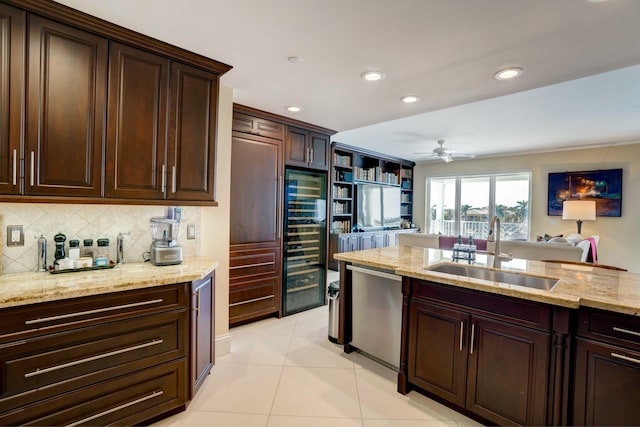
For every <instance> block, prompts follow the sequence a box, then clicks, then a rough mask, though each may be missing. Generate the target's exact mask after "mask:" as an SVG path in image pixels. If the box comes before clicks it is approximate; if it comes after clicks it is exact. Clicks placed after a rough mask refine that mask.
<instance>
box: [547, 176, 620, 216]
mask: <svg viewBox="0 0 640 427" xmlns="http://www.w3.org/2000/svg"><path fill="white" fill-rule="evenodd" d="M548 191H549V193H548V201H549V203H548V206H547V215H550V216H560V215H562V202H564V201H565V200H595V202H596V216H622V169H606V170H597V171H583V172H550V173H549V190H548Z"/></svg>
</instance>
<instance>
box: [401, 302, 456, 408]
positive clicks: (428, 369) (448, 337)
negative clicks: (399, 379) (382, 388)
mask: <svg viewBox="0 0 640 427" xmlns="http://www.w3.org/2000/svg"><path fill="white" fill-rule="evenodd" d="M409 316H410V317H409V324H410V326H409V331H410V332H409V353H408V354H409V358H408V360H409V362H408V366H407V372H408V376H409V381H410V382H411V383H413V384H416V385H417V386H419V387H421V388H423V389H425V390H427V391H429V392H431V393H433V394H435V395H437V396H440V397H442V398H444V399H446V400H448V401H450V402H452V403H455V404H456V405H458V406H460V407H464V403H465V387H466V379H467V357H468V354H469V348H468V344H467V343H468V340H467V339H466V337H467V334H468V332H467V329H468V324H469V323H468V319H469V315H468V314H467V313H464V312H461V311H458V310H453V309H449V308H445V307H440V306H437V305H433V304H424V303H421V302H418V301H412V302H411V310H410V314H409Z"/></svg>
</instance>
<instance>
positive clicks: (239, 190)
mask: <svg viewBox="0 0 640 427" xmlns="http://www.w3.org/2000/svg"><path fill="white" fill-rule="evenodd" d="M281 158H282V151H281V143H280V142H279V141H276V140H273V139H269V138H261V137H258V136H248V135H246V134H241V133H237V132H234V133H233V138H232V142H231V182H232V183H233V188H232V189H231V236H230V243H231V244H232V245H236V244H248V243H260V242H265V243H272V244H274V245H278V246H279V244H280V227H281V221H280V206H281V202H280V185H281V177H282V161H281Z"/></svg>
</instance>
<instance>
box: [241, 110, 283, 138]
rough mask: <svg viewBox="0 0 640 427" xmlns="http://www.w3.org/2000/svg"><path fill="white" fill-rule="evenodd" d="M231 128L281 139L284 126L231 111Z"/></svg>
mask: <svg viewBox="0 0 640 427" xmlns="http://www.w3.org/2000/svg"><path fill="white" fill-rule="evenodd" d="M231 128H232V129H233V130H235V131H237V132H243V133H250V134H253V135H258V136H264V137H265V138H273V139H279V140H282V138H283V135H284V126H283V125H281V124H280V123H275V122H271V121H269V120H265V119H262V118H260V117H253V116H249V115H247V114H242V113H236V112H234V113H233V125H232V127H231Z"/></svg>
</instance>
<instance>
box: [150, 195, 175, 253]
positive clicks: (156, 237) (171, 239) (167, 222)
mask: <svg viewBox="0 0 640 427" xmlns="http://www.w3.org/2000/svg"><path fill="white" fill-rule="evenodd" d="M181 215H182V211H181V209H180V208H175V207H169V208H167V215H166V216H164V217H161V216H156V217H153V218H151V220H150V221H149V225H150V227H151V249H150V250H149V260H150V261H151V263H152V264H153V265H175V264H180V263H182V245H180V244H179V243H178V232H179V231H180V217H181Z"/></svg>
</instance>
